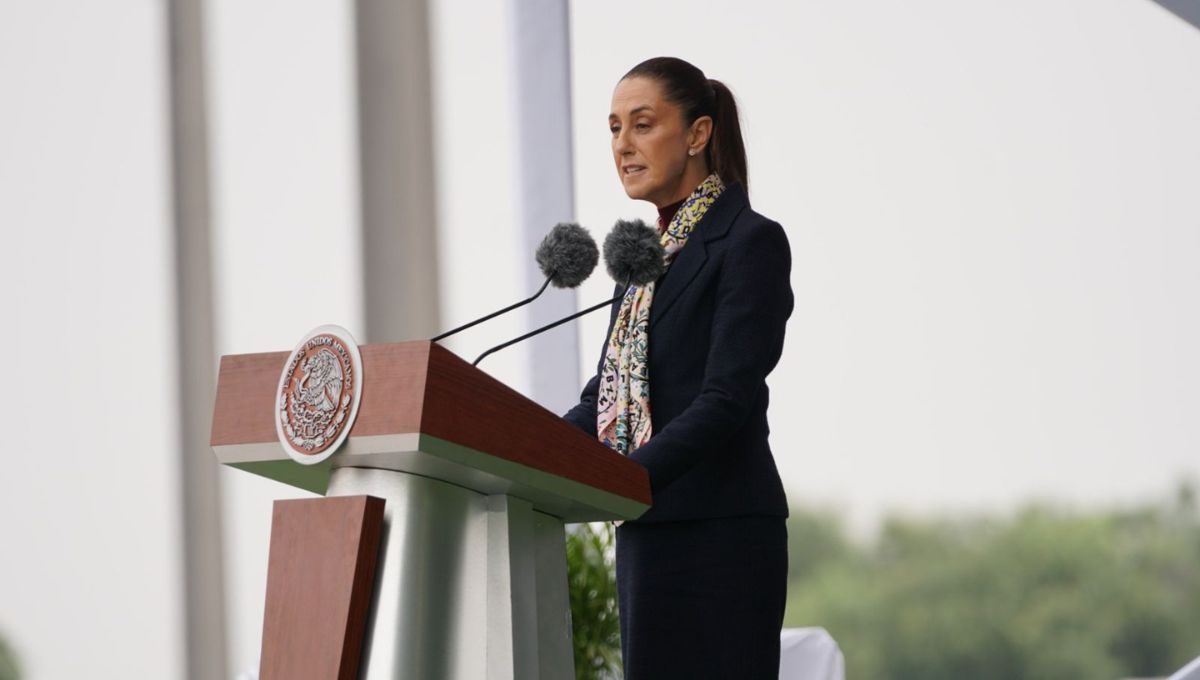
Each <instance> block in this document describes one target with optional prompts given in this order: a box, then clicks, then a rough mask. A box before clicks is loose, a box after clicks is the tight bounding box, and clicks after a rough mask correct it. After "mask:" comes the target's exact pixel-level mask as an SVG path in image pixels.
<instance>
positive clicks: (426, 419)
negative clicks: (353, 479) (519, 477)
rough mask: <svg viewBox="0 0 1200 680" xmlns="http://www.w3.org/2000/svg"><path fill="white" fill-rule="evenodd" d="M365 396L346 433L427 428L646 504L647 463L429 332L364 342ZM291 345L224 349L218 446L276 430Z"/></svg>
mask: <svg viewBox="0 0 1200 680" xmlns="http://www.w3.org/2000/svg"><path fill="white" fill-rule="evenodd" d="M360 351H361V353H362V361H363V368H362V377H363V396H362V402H361V404H360V405H359V409H358V418H357V420H356V421H355V423H354V426H353V427H352V428H351V430H350V437H362V436H370V435H385V434H404V433H416V432H420V433H422V434H427V435H431V436H434V437H438V438H439V439H444V440H446V441H449V442H452V443H455V444H459V445H462V446H466V447H470V448H472V449H476V450H479V451H482V452H484V453H487V454H490V455H493V456H497V457H500V458H504V459H506V460H510V461H513V462H515V463H520V464H522V465H526V466H529V467H533V468H536V469H539V470H543V471H545V472H548V473H551V474H554V475H558V476H560V477H564V478H566V479H570V480H573V481H577V482H580V483H583V484H587V485H588V486H592V487H595V488H598V489H602V490H604V491H608V492H610V493H615V494H617V495H620V496H623V497H625V498H629V499H632V500H635V501H638V502H640V503H644V504H646V505H649V504H650V483H649V478H648V477H647V475H646V470H645V468H643V467H642V466H641V465H638V464H637V463H635V462H633V461H631V460H629V459H628V458H625V457H624V456H621V455H618V454H617V453H615V452H613V451H611V450H609V449H608V448H606V447H604V446H603V445H601V444H600V443H599V442H597V441H595V440H594V439H592V438H591V437H588V436H587V435H585V434H584V433H583V432H580V431H579V429H577V428H576V427H574V426H573V425H571V424H570V423H568V422H566V421H565V420H563V419H562V418H561V417H559V416H558V415H556V414H554V413H551V412H550V411H547V410H546V409H544V408H542V407H541V406H539V405H538V404H536V403H535V402H533V401H531V400H530V399H527V398H526V397H524V396H523V395H521V394H520V393H519V392H517V391H516V390H513V389H512V388H510V387H508V386H506V385H504V384H503V383H501V382H500V381H498V380H496V379H495V378H492V377H491V376H489V375H488V374H486V373H484V372H483V371H481V370H479V369H477V368H475V367H473V366H471V365H470V364H469V363H467V362H466V361H463V360H462V359H461V358H459V357H458V356H456V355H455V354H454V353H452V352H450V351H449V350H447V349H445V348H444V347H442V346H440V345H436V344H432V343H430V342H429V341H413V342H403V343H389V344H379V345H363V346H361V348H360ZM287 356H288V353H287V352H271V353H266V354H242V355H235V356H225V357H222V358H221V370H220V376H219V379H218V383H217V398H216V405H215V407H214V412H213V429H212V439H211V443H212V445H213V446H222V445H231V444H250V443H263V442H273V441H275V440H276V435H275V421H274V417H275V414H274V404H275V390H276V389H277V388H278V385H279V374H280V372H281V371H282V370H283V365H284V363H285V362H286V361H287Z"/></svg>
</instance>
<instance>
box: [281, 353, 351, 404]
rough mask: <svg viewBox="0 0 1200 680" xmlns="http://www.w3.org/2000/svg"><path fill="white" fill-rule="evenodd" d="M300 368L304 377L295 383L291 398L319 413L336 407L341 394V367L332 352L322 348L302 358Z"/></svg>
mask: <svg viewBox="0 0 1200 680" xmlns="http://www.w3.org/2000/svg"><path fill="white" fill-rule="evenodd" d="M301 370H303V371H304V377H303V378H301V379H300V380H299V381H298V382H297V383H296V388H295V390H294V391H293V392H292V397H293V399H295V400H296V401H298V402H300V403H302V404H308V405H310V406H312V407H313V408H314V409H315V410H317V411H319V412H321V413H328V412H330V411H332V410H334V409H335V408H337V404H338V399H339V398H340V397H341V395H342V367H341V366H340V365H339V364H338V360H337V357H336V356H335V355H334V354H333V352H331V351H329V350H328V349H325V348H322V349H321V350H320V351H318V352H317V353H316V354H314V355H312V356H311V357H309V358H307V359H305V360H304V364H303V365H302V366H301Z"/></svg>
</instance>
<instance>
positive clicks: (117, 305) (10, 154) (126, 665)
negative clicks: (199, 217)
mask: <svg viewBox="0 0 1200 680" xmlns="http://www.w3.org/2000/svg"><path fill="white" fill-rule="evenodd" d="M164 28H165V23H164V18H163V12H162V3H158V2H145V1H143V2H119V3H80V2H66V1H64V0H48V1H46V2H36V3H28V2H0V254H2V255H3V266H0V291H3V293H2V296H0V337H3V338H6V345H7V348H8V349H7V353H8V359H7V361H5V365H6V366H7V369H6V371H5V385H6V386H5V388H4V389H3V390H0V413H3V414H5V416H4V435H3V439H2V441H3V444H2V445H0V446H2V449H0V450H2V451H3V453H2V454H0V635H3V636H4V637H5V639H7V640H8V641H9V642H10V643H11V644H12V646H13V647H14V648H15V651H16V652H17V653H18V655H19V656H20V658H21V660H22V662H23V664H22V665H23V666H24V669H25V671H26V673H27V677H29V678H33V679H34V680H41V679H47V680H49V679H58V678H174V677H179V676H180V674H181V673H182V672H183V665H182V656H181V655H182V650H183V639H182V629H183V618H182V610H181V607H182V602H183V597H182V590H181V585H182V584H181V578H182V567H181V565H180V560H179V555H180V550H181V548H180V539H179V537H178V531H179V529H180V514H179V509H178V505H177V502H176V499H177V498H178V495H179V484H180V481H179V477H178V468H177V462H176V461H177V458H178V453H176V446H177V442H178V431H177V427H178V425H177V417H176V410H175V399H176V395H177V391H176V382H175V380H176V378H175V371H176V363H175V358H174V352H175V337H174V332H175V331H174V328H175V319H174V315H173V312H172V304H173V301H174V294H175V293H174V285H175V280H174V275H173V274H172V272H171V267H172V266H173V265H172V262H173V257H174V256H173V251H172V247H173V246H172V238H173V237H172V231H171V229H172V228H171V219H170V210H171V203H170V200H169V194H168V192H169V191H170V181H169V177H170V175H169V172H168V171H169V165H168V163H169V147H168V144H167V140H168V136H167V108H166V97H165V92H166V90H165V89H164V85H165V80H164V79H165V77H166V54H165V47H166V42H165V38H164Z"/></svg>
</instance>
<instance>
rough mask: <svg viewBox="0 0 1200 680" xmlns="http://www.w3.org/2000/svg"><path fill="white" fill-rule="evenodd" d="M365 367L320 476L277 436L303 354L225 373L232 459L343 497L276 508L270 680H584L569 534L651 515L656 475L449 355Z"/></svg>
mask: <svg viewBox="0 0 1200 680" xmlns="http://www.w3.org/2000/svg"><path fill="white" fill-rule="evenodd" d="M360 352H361V355H362V399H361V402H360V405H359V409H358V415H357V419H356V420H355V421H354V423H353V426H352V428H351V429H350V432H349V438H348V439H347V440H346V442H345V443H344V444H343V445H342V447H341V449H340V450H339V451H337V453H335V454H334V455H333V456H331V457H330V458H328V459H327V460H325V461H324V462H322V463H320V464H317V465H312V466H308V465H301V464H299V463H296V462H295V461H293V460H292V459H291V458H290V457H289V456H288V454H287V453H286V452H285V451H284V449H283V447H282V446H281V444H280V442H279V440H278V439H277V435H276V430H275V420H274V418H275V413H276V411H275V404H276V391H277V389H278V386H279V380H280V373H281V371H282V370H283V367H284V363H285V361H286V360H287V358H288V353H287V352H272V353H264V354H241V355H231V356H225V357H222V358H221V368H220V375H219V378H218V383H217V398H216V406H215V409H214V413H213V428H212V440H211V443H212V447H213V451H214V452H215V453H216V456H217V458H218V460H219V461H220V462H222V463H224V464H226V465H231V466H233V467H236V468H241V469H243V470H246V471H248V472H253V473H255V474H259V475H263V476H265V477H269V478H271V479H275V480H278V481H281V482H284V483H286V484H290V485H292V486H296V487H300V488H303V489H307V490H309V491H313V492H315V493H318V494H322V495H325V496H328V498H322V499H306V500H294V501H277V502H276V507H275V512H274V518H273V523H272V536H271V557H270V566H269V570H268V571H269V573H268V585H267V606H266V614H265V620H264V623H263V650H262V666H261V672H260V678H261V680H275V679H277V678H280V679H281V678H287V679H288V680H296V679H298V678H330V679H333V678H347V679H349V678H356V677H361V678H365V679H367V680H384V679H386V680H398V679H400V678H404V679H406V680H407V679H410V678H411V679H420V680H426V679H439V678H454V679H462V680H479V679H481V678H487V679H489V680H491V679H496V680H499V679H501V678H504V679H512V680H530V679H541V680H558V679H560V678H561V679H563V680H566V679H568V678H573V677H574V670H573V668H574V663H573V658H572V648H571V622H570V610H569V606H568V598H567V564H566V554H565V551H564V544H565V534H564V531H563V524H564V523H565V522H586V521H600V520H610V519H633V518H636V517H638V516H640V515H641V514H642V513H643V512H645V511H646V509H648V508H649V506H650V484H649V480H648V478H647V475H646V471H645V469H644V468H642V467H641V466H640V465H638V464H637V463H635V462H633V461H631V460H629V459H627V458H625V457H623V456H620V455H618V454H616V453H614V452H613V451H610V450H609V449H607V448H605V447H604V446H602V445H600V444H599V443H598V442H596V441H595V440H593V439H591V438H590V437H588V436H587V435H585V434H584V433H582V432H580V431H579V430H578V429H576V428H575V427H573V426H572V425H570V424H569V423H567V422H565V421H563V420H562V419H561V418H559V417H558V416H557V415H555V414H553V413H551V412H549V411H547V410H546V409H544V408H542V407H540V406H538V405H537V404H535V403H533V402H532V401H530V400H529V399H526V398H525V397H523V396H522V395H520V394H518V393H517V392H516V391H514V390H512V389H509V388H508V387H506V386H504V385H503V384H501V383H500V382H498V381H496V380H495V379H493V378H491V377H490V376H488V375H487V374H485V373H483V372H482V371H480V370H478V369H476V368H474V367H472V366H471V365H470V364H468V363H466V362H465V361H463V360H462V359H460V358H459V357H457V356H455V355H454V354H453V353H451V352H449V351H448V350H446V349H444V348H442V347H441V346H439V345H435V344H432V343H430V342H404V343H396V344H379V345H363V346H361V348H360ZM335 497H336V498H335ZM346 497H351V498H346ZM378 499H383V501H384V502H383V503H380V502H379V500H378Z"/></svg>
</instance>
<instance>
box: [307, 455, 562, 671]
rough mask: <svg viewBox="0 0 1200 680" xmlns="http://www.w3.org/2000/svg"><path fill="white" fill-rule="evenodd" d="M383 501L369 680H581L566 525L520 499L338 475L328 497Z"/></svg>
mask: <svg viewBox="0 0 1200 680" xmlns="http://www.w3.org/2000/svg"><path fill="white" fill-rule="evenodd" d="M364 494H366V495H371V496H377V497H380V498H384V499H386V500H387V504H386V505H385V506H384V520H383V522H384V526H383V536H382V540H381V543H380V548H379V561H378V567H377V571H376V580H375V589H374V592H373V595H372V600H371V607H370V613H369V615H368V620H367V631H366V642H365V644H364V646H363V657H362V663H361V666H360V675H359V677H360V678H363V679H364V680H399V679H401V678H404V679H409V678H447V679H453V680H478V679H479V678H486V679H487V680H529V679H537V680H560V679H561V680H570V679H571V678H573V677H574V674H575V669H574V658H573V654H572V650H571V626H570V605H569V599H568V595H567V564H566V550H565V535H564V531H563V525H562V521H561V520H559V519H558V518H555V517H552V516H550V515H546V514H544V513H541V512H538V511H536V510H534V509H533V508H532V506H531V505H530V504H529V503H528V502H527V501H524V500H521V499H519V498H514V497H512V496H505V495H492V496H489V495H485V494H480V493H478V492H475V491H471V490H469V489H465V488H463V487H460V486H456V485H454V484H450V483H447V482H443V481H439V480H436V479H432V478H429V477H422V476H420V475H414V474H409V473H404V472H396V471H391V470H379V469H371V468H351V467H344V468H335V469H334V470H333V472H332V474H331V476H330V483H329V490H328V492H327V495H329V496H357V495H364Z"/></svg>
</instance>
